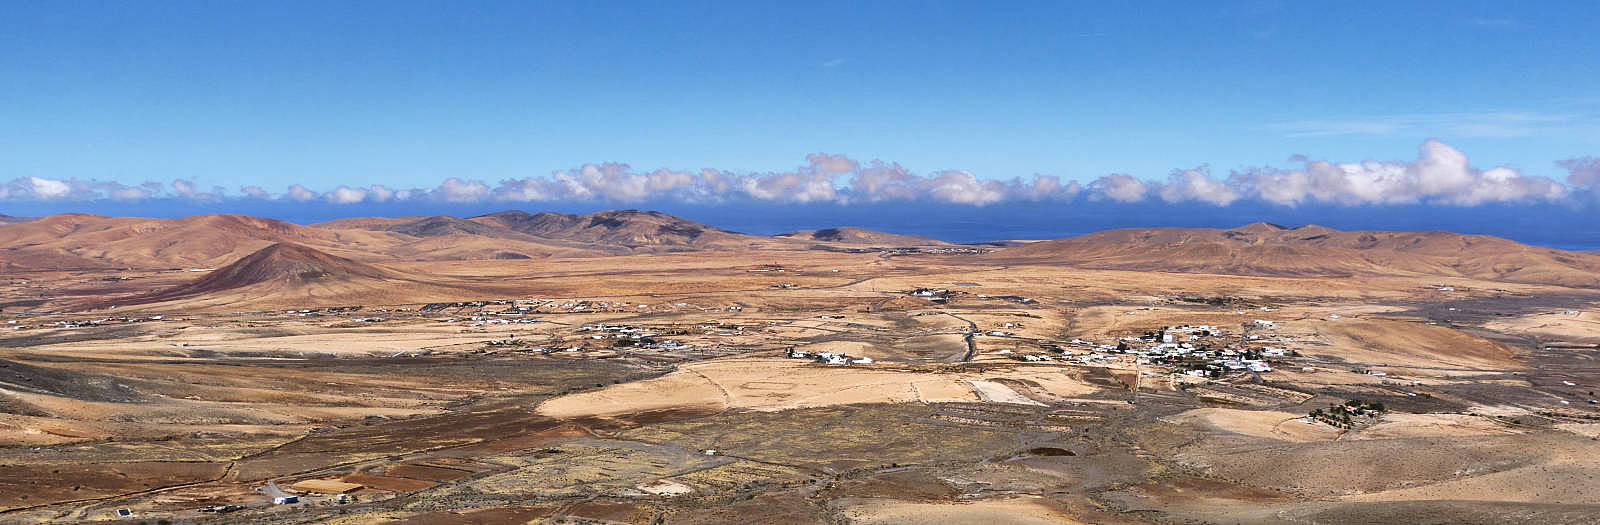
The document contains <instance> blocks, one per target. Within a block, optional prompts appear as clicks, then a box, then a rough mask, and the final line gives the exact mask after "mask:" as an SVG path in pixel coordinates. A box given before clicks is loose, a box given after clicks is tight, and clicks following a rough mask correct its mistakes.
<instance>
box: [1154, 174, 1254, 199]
mask: <svg viewBox="0 0 1600 525" xmlns="http://www.w3.org/2000/svg"><path fill="white" fill-rule="evenodd" d="M1168 178H1169V182H1167V184H1166V185H1165V186H1162V187H1161V190H1160V192H1159V193H1160V195H1161V200H1163V201H1166V202H1183V201H1200V202H1204V203H1208V204H1213V205H1216V206H1227V205H1229V204H1233V202H1234V201H1237V200H1239V199H1242V198H1244V193H1243V191H1242V190H1240V189H1239V188H1238V187H1236V186H1234V185H1231V184H1229V183H1228V182H1227V181H1221V180H1217V179H1214V178H1211V170H1210V169H1208V168H1206V167H1204V166H1201V167H1199V168H1195V169H1192V170H1178V171H1174V172H1172V175H1171V176H1169V177H1168Z"/></svg>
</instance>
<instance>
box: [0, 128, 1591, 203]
mask: <svg viewBox="0 0 1600 525" xmlns="http://www.w3.org/2000/svg"><path fill="white" fill-rule="evenodd" d="M1289 160H1290V162H1291V163H1293V164H1298V167H1290V168H1270V167H1263V168H1251V169H1243V170H1234V171H1231V172H1229V173H1227V174H1225V175H1224V174H1216V173H1213V172H1212V170H1211V168H1210V167H1208V166H1199V167H1197V168H1193V169H1179V170H1174V171H1173V172H1171V173H1170V174H1168V176H1167V178H1166V179H1165V180H1162V181H1151V180H1144V179H1139V178H1137V177H1134V176H1132V175H1127V174H1120V173H1114V174H1110V175H1105V176H1102V177H1099V178H1096V179H1094V180H1092V181H1090V182H1089V183H1087V184H1084V185H1080V184H1079V183H1078V182H1075V181H1064V180H1063V179H1062V178H1061V177H1059V176H1055V175H1043V174H1036V175H1033V176H1031V177H1029V178H1021V177H1013V178H1010V179H995V178H985V177H980V176H979V175H978V174H975V173H972V172H970V171H966V170H942V171H935V172H932V173H927V174H919V173H914V172H912V171H911V170H909V169H906V168H905V167H904V166H901V165H900V164H898V163H893V162H885V161H882V160H876V159H874V160H870V161H859V160H856V159H852V158H850V157H847V156H845V155H838V154H827V153H814V154H811V155H807V156H806V157H805V163H804V164H802V165H799V166H796V167H795V168H793V169H790V170H785V171H776V172H764V173H736V172H731V171H725V170H717V169H709V168H708V169H702V170H698V171H678V170H670V169H657V170H654V171H645V170H637V169H634V168H633V167H632V166H629V165H627V164H623V163H614V162H608V163H600V164H586V165H583V166H579V167H578V168H576V169H571V170H562V171H556V172H553V173H550V174H549V175H544V176H529V177H521V178H506V179H501V180H500V181H499V182H498V183H494V184H490V183H486V182H483V181H479V180H473V179H469V178H460V177H450V178H447V179H445V180H444V181H443V182H441V183H440V184H439V185H438V186H435V187H433V188H411V189H397V188H390V187H387V186H383V185H371V186H366V187H361V186H343V185H341V186H338V187H335V188H333V189H331V190H328V191H326V192H320V193H319V192H318V191H316V190H313V189H311V188H309V187H307V186H305V185H302V184H292V185H290V186H289V187H288V188H286V189H285V190H284V192H283V193H271V192H269V191H267V190H265V189H263V188H261V187H260V186H244V187H241V188H239V192H240V194H242V198H247V199H265V200H283V201H291V202H326V203H331V204H355V203H378V202H405V201H433V202H451V203H468V202H546V201H599V202H612V203H619V204H633V203H641V202H649V201H676V202H693V203H710V204H714V203H719V202H732V201H760V202H774V203H799V204H805V203H833V204H852V203H875V202H916V201H921V202H938V203H949V204H960V205H971V206H984V205H991V204H996V203H1002V202H1017V201H1033V202H1071V201H1074V200H1077V199H1088V200H1092V201H1111V202H1123V203H1132V202H1145V201H1159V202H1167V203H1186V202H1193V203H1199V204H1205V205H1211V206H1231V205H1234V204H1237V203H1240V202H1265V203H1271V204H1276V205H1283V206H1297V205H1301V204H1306V203H1322V204H1335V205H1396V204H1399V205H1403V204H1428V205H1455V206H1475V205H1480V204H1486V203H1503V202H1539V201H1544V202H1548V201H1557V200H1563V199H1569V198H1572V196H1573V195H1574V194H1577V195H1583V196H1586V197H1585V198H1587V196H1592V195H1594V194H1595V193H1596V192H1600V160H1597V159H1596V158H1594V157H1584V158H1575V159H1568V160H1564V161H1559V162H1558V163H1557V164H1558V165H1559V166H1561V167H1563V168H1565V169H1566V170H1567V171H1568V173H1569V174H1568V176H1567V177H1566V182H1565V183H1564V184H1563V183H1562V182H1558V181H1556V180H1554V179H1551V178H1548V177H1541V176H1532V175H1526V174H1523V173H1520V172H1518V171H1516V170H1513V169H1510V168H1505V167H1494V168H1488V169H1482V168H1476V167H1473V166H1472V164H1471V162H1469V159H1468V158H1467V155H1466V154H1464V153H1462V152H1461V151H1460V150H1457V149H1455V148H1453V147H1451V146H1449V145H1447V144H1445V143H1443V142H1439V141H1437V140H1429V141H1426V142H1424V143H1422V144H1421V145H1420V146H1419V147H1418V151H1417V157H1416V158H1415V159H1413V160H1410V161H1374V160H1366V161H1359V162H1333V161H1327V160H1314V159H1312V158H1310V157H1308V156H1305V155H1295V156H1292V157H1290V159H1289ZM151 198H178V199H188V200H198V201H219V200H222V199H224V198H226V196H225V195H224V191H223V189H222V188H213V189H212V190H211V191H209V192H202V191H200V190H199V189H198V188H197V186H196V184H195V183H194V182H191V181H187V180H182V179H179V180H175V181H172V182H171V184H167V185H164V184H160V183H153V182H152V183H145V184H141V185H139V186H126V185H123V184H119V183H116V182H102V181H93V180H90V181H82V180H75V179H71V180H55V179H49V178H42V177H22V178H17V179H14V180H12V181H10V182H6V183H3V184H0V199H5V200H40V201H73V200H96V199H117V200H140V199H151Z"/></svg>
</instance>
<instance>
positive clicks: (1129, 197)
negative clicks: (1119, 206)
mask: <svg viewBox="0 0 1600 525" xmlns="http://www.w3.org/2000/svg"><path fill="white" fill-rule="evenodd" d="M1149 191H1150V186H1149V185H1147V184H1145V182H1144V181H1142V180H1139V179H1136V178H1134V177H1133V176H1132V175H1125V174H1121V173H1113V174H1111V175H1106V176H1104V177H1100V178H1098V179H1095V180H1094V181H1093V182H1090V183H1089V198H1091V199H1095V200H1099V199H1111V200H1114V201H1117V202H1138V201H1142V200H1144V198H1145V194H1146V193H1148V192H1149Z"/></svg>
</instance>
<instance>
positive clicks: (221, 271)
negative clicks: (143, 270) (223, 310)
mask: <svg viewBox="0 0 1600 525" xmlns="http://www.w3.org/2000/svg"><path fill="white" fill-rule="evenodd" d="M358 280H379V281H386V280H401V279H400V277H399V276H398V275H396V274H394V273H392V272H389V271H387V270H384V269H381V268H378V267H376V266H372V265H370V264H366V263H362V262H357V261H353V260H350V259H346V258H343V257H337V256H333V255H329V254H327V253H323V252H320V251H317V250H314V249H311V248H307V247H305V246H299V245H295V244H288V243H278V244H274V245H271V246H268V247H266V248H262V249H261V250H258V251H256V252H255V253H252V254H250V255H247V256H245V257H244V258H241V259H239V260H238V261H235V262H234V263H233V264H229V265H227V266H224V267H222V268H218V269H216V270H214V271H212V272H210V273H208V274H206V275H205V276H204V277H201V278H199V279H196V280H194V281H193V282H190V283H187V284H181V285H178V286H174V287H171V288H167V289H165V290H157V291H155V292H151V293H147V294H140V295H135V296H132V297H125V298H120V299H114V300H111V301H107V302H104V303H101V304H96V305H93V306H95V307H100V306H112V305H119V306H121V305H135V304H148V303H159V302H166V301H176V300H181V299H189V298H195V297H201V296H207V295H211V294H218V293H223V292H228V291H233V290H238V289H241V288H245V287H250V286H255V285H260V284H271V285H275V286H273V287H274V288H297V287H303V286H306V285H309V284H313V283H316V284H321V285H324V286H325V285H328V284H331V283H334V282H339V281H346V282H348V281H358Z"/></svg>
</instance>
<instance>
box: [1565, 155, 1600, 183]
mask: <svg viewBox="0 0 1600 525" xmlns="http://www.w3.org/2000/svg"><path fill="white" fill-rule="evenodd" d="M1556 164H1557V165H1560V166H1561V167H1563V168H1566V169H1567V185H1569V186H1572V188H1573V189H1578V190H1600V158H1595V157H1582V158H1576V159H1567V160H1563V161H1560V162H1557V163H1556Z"/></svg>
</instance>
